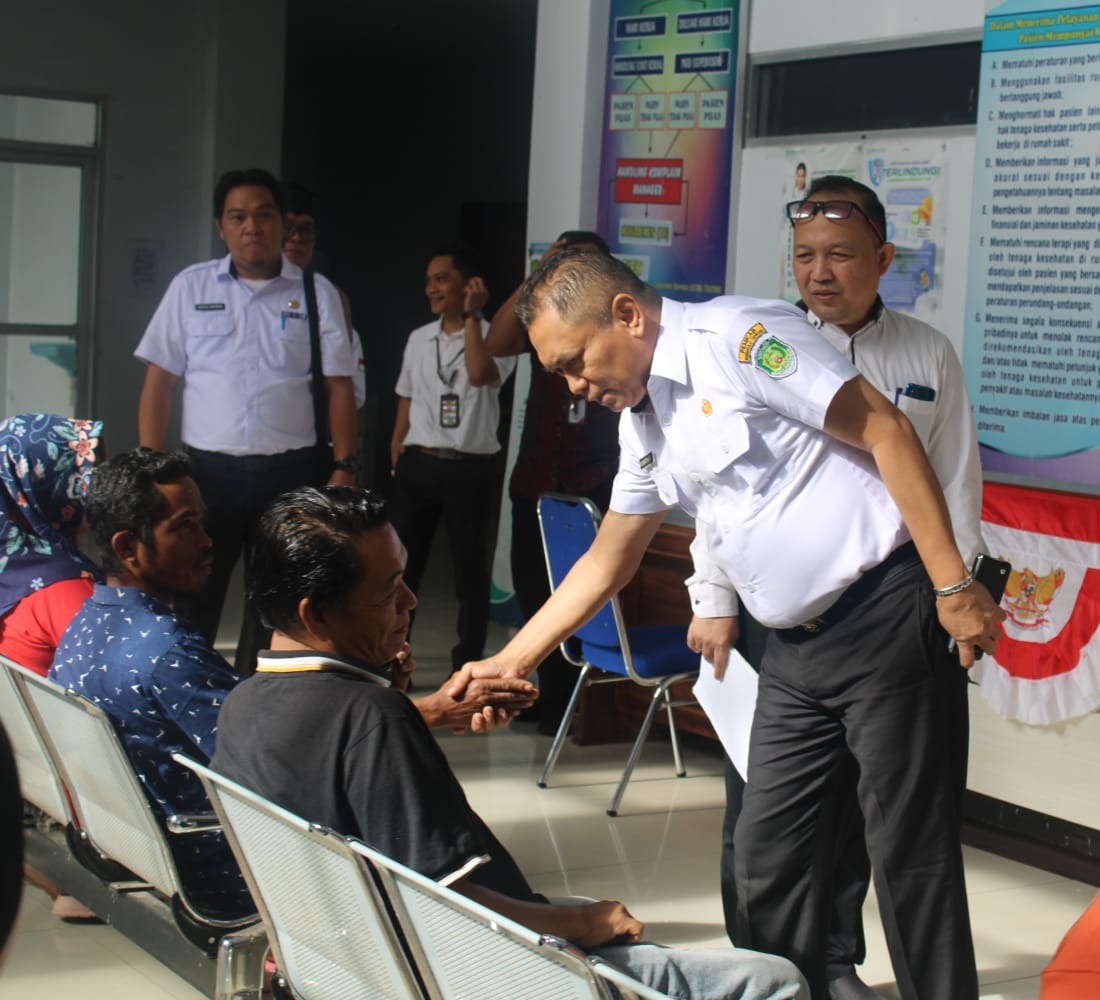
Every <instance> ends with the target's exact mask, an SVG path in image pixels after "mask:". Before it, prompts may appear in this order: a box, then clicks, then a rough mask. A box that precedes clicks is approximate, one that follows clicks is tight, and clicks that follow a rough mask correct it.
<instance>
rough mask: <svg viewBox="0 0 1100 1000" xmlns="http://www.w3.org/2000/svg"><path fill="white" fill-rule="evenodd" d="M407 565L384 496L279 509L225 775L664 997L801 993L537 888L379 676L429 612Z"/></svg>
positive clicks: (274, 510) (230, 701)
mask: <svg viewBox="0 0 1100 1000" xmlns="http://www.w3.org/2000/svg"><path fill="white" fill-rule="evenodd" d="M404 566H405V552H404V548H403V547H402V545H401V543H400V541H399V540H398V537H397V534H396V533H395V532H394V530H393V528H392V527H391V526H390V525H389V524H388V523H387V522H386V520H385V516H384V514H383V504H382V501H381V498H378V497H375V496H374V495H372V494H369V493H365V492H359V491H355V490H352V489H349V488H347V487H331V486H330V487H324V488H321V489H314V488H305V489H300V490H295V491H293V492H292V493H288V494H284V495H283V496H282V497H280V498H279V499H277V500H276V501H275V502H274V503H273V504H272V506H271V507H270V508H269V509H268V511H267V512H266V513H265V514H264V516H263V518H262V519H261V522H260V527H259V531H258V538H257V541H256V545H255V548H254V550H253V561H252V566H251V579H252V581H253V587H254V598H255V601H256V605H257V608H258V609H259V611H260V613H261V615H262V616H263V618H264V621H265V624H267V625H269V626H271V627H272V628H273V629H274V636H273V638H272V649H271V650H270V651H268V652H265V653H263V654H261V656H260V659H259V663H258V665H257V670H256V673H255V675H254V676H252V677H249V678H248V679H247V680H245V681H243V682H242V683H240V684H239V685H238V686H237V687H236V688H235V689H234V691H233V692H232V693H231V694H230V695H229V696H228V697H227V698H226V701H225V704H224V706H223V707H222V710H221V714H220V716H219V718H218V747H217V753H216V754H215V756H214V760H213V767H214V768H215V769H216V770H218V771H220V772H222V773H223V774H225V775H227V776H228V777H230V778H232V779H234V780H235V781H239V782H240V783H241V784H243V785H245V786H247V787H249V788H252V789H254V790H255V791H257V792H258V793H259V794H261V795H264V796H265V797H267V798H269V799H271V800H272V801H274V802H276V803H278V804H279V805H281V806H283V807H285V808H287V809H290V810H291V811H293V812H295V813H298V814H299V815H301V816H303V817H304V818H306V819H308V820H310V821H312V822H316V823H322V824H324V825H325V826H329V827H332V828H333V829H335V830H338V831H339V832H341V833H343V834H346V835H349V836H355V837H358V838H360V839H361V840H363V841H365V842H366V843H367V844H369V845H370V846H371V847H374V848H375V849H377V850H379V851H381V852H383V853H384V854H387V855H389V856H390V857H393V858H395V859H396V860H398V861H400V862H401V863H403V864H405V865H408V866H409V867H411V868H414V869H416V870H417V871H419V872H421V873H422V874H424V875H427V876H429V877H431V878H434V879H437V880H439V881H440V882H443V883H444V884H447V885H450V886H451V887H452V888H453V889H455V890H457V891H458V892H461V893H463V894H464V895H467V896H469V897H470V898H472V899H475V900H477V901H478V902H480V903H482V904H484V905H486V906H489V907H491V908H492V909H494V910H496V911H498V912H500V913H503V914H505V915H506V916H508V917H511V918H512V919H514V920H516V921H519V922H520V923H523V924H525V925H526V926H528V927H531V928H533V929H534V930H536V931H539V932H541V933H549V934H555V935H558V936H560V937H563V938H567V939H568V940H570V941H572V942H573V943H574V944H577V945H579V946H580V947H583V948H588V949H590V950H593V951H595V952H597V953H598V954H600V955H601V956H603V957H604V958H606V959H607V960H609V961H611V962H613V963H615V964H616V965H619V966H620V967H622V968H624V969H626V970H627V971H628V972H630V973H631V974H632V975H634V976H636V977H637V978H639V979H641V980H643V981H645V982H647V983H649V984H650V985H651V986H653V987H654V988H656V989H659V990H662V991H664V992H666V993H672V994H673V995H675V996H683V997H696V998H715V1000H718V998H740V1000H750V998H751V1000H764V998H774V1000H779V998H787V997H799V996H802V995H803V993H802V992H801V991H802V990H803V988H804V987H803V980H802V977H801V976H800V975H799V973H798V971H797V970H796V969H795V967H794V966H793V965H792V964H791V963H790V962H787V961H786V960H784V959H780V958H775V957H772V956H767V955H761V954H759V953H756V952H750V951H742V950H737V949H721V950H699V951H683V950H678V949H668V948H661V947H659V946H656V945H644V944H637V943H635V942H639V941H640V940H641V937H642V933H643V930H644V928H643V925H642V924H641V922H640V921H638V920H636V919H635V918H634V917H633V916H631V914H630V913H629V912H628V911H627V909H626V907H625V906H623V904H622V903H619V902H615V901H610V900H602V901H598V902H593V903H590V904H587V905H583V906H554V905H551V904H549V903H547V902H546V901H545V899H544V898H543V897H541V896H538V895H537V894H536V893H535V892H534V891H533V890H532V889H531V886H530V885H529V884H528V882H527V880H526V879H525V878H524V876H523V873H522V872H521V871H520V870H519V868H518V866H517V865H516V863H515V861H514V860H513V858H512V857H511V855H510V854H509V853H508V851H507V850H506V849H505V848H504V847H503V846H502V845H501V844H500V843H499V842H498V841H497V840H496V838H495V837H494V836H493V834H492V833H491V831H490V830H489V828H488V827H487V826H486V825H485V823H484V822H483V821H482V820H481V819H480V817H479V816H478V815H477V814H476V813H475V812H474V811H473V809H472V808H471V807H470V804H469V803H468V802H467V801H466V796H465V794H464V793H463V791H462V787H461V785H459V783H458V779H457V778H456V777H455V775H454V773H453V772H452V771H451V769H450V766H449V765H448V763H447V760H446V757H445V756H444V755H443V752H442V750H441V749H440V748H439V745H438V744H437V743H436V741H435V740H434V739H433V737H432V735H431V732H430V730H429V729H428V727H427V725H426V724H425V722H424V719H423V716H422V715H421V714H420V713H419V712H418V711H417V710H416V709H415V708H414V707H413V705H412V703H411V702H410V701H409V700H408V699H407V698H406V697H405V696H404V694H402V693H401V692H400V691H397V690H394V689H393V688H392V687H391V685H390V677H389V671H388V670H387V669H386V668H385V667H384V666H382V665H384V664H388V663H389V662H390V661H391V660H392V659H393V658H394V655H395V653H396V652H397V651H398V650H400V649H401V648H402V646H403V644H404V642H405V638H406V634H407V631H408V624H409V612H410V611H412V609H413V607H415V605H416V598H415V597H414V596H413V594H412V593H411V591H410V590H409V589H408V588H407V587H406V586H405V583H404V580H403V578H402V574H403V572H404ZM336 776H338V778H339V780H333V779H334V777H336Z"/></svg>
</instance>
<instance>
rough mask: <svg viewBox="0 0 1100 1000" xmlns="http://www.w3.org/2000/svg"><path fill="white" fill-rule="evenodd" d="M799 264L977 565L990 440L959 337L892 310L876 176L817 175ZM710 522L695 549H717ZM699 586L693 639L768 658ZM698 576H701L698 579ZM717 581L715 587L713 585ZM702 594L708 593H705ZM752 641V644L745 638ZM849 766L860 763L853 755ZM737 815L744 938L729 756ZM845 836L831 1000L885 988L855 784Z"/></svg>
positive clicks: (759, 636)
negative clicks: (875, 968) (970, 389)
mask: <svg viewBox="0 0 1100 1000" xmlns="http://www.w3.org/2000/svg"><path fill="white" fill-rule="evenodd" d="M786 208H787V216H788V218H789V219H790V221H791V226H792V237H793V238H792V247H793V259H792V270H793V273H794V277H795V280H796V281H797V283H798V290H799V293H800V294H801V296H802V299H801V301H800V302H799V303H798V305H799V307H800V308H802V309H803V310H804V311H805V313H806V318H807V319H808V320H809V321H810V324H811V325H812V326H813V327H814V329H816V330H817V331H818V333H819V334H820V335H821V337H822V338H823V339H824V340H826V341H827V342H828V343H829V344H831V345H832V346H833V347H834V348H836V349H837V350H838V351H839V352H840V353H841V354H843V355H844V356H845V357H846V358H848V360H849V361H851V362H852V364H854V365H855V366H856V367H857V368H858V369H859V370H860V372H861V373H862V374H863V376H864V377H865V378H866V379H867V380H868V381H869V382H870V383H871V384H872V385H873V386H874V387H875V388H876V389H878V390H879V391H880V392H882V393H883V395H885V396H886V397H887V398H889V399H891V400H893V401H894V402H895V404H896V405H897V406H898V408H899V409H900V410H901V411H902V412H903V413H905V414H906V416H907V417H908V418H909V419H910V421H911V422H912V424H913V427H914V429H915V430H916V432H917V434H918V436H919V437H920V439H921V442H922V444H923V445H924V447H925V450H926V451H927V453H928V458H929V461H930V463H931V465H932V468H933V469H934V470H935V472H936V476H937V478H938V479H939V481H940V485H941V486H942V487H943V492H944V496H945V498H946V500H947V506H948V509H949V511H950V514H951V521H952V528H953V530H954V534H955V539H956V542H957V544H958V548H959V551H960V553H961V554H962V555H963V557H964V558H965V560H966V562H967V565H969V564H970V563H971V562H972V561H973V558H974V556H975V555H976V554H977V552H979V551H981V550H982V549H983V548H984V545H983V542H982V537H981V497H982V474H981V464H980V461H979V457H978V441H977V435H976V433H975V429H974V421H973V417H972V415H971V408H970V400H969V397H968V395H967V391H966V385H965V381H964V379H963V374H962V368H961V366H960V365H959V361H958V358H957V356H956V354H955V351H954V349H953V348H952V346H951V343H950V342H949V341H948V339H947V338H946V337H945V336H943V334H941V333H939V332H938V331H937V330H934V329H933V328H932V327H930V326H929V325H928V324H927V323H923V322H921V321H920V320H917V319H915V318H913V317H912V316H908V315H906V314H904V313H899V312H895V311H893V310H891V309H887V308H886V307H885V306H884V305H883V302H882V299H881V298H880V297H879V294H878V287H879V280H880V279H881V277H882V276H883V275H884V274H885V273H886V271H887V270H889V268H890V265H891V264H892V262H893V260H894V253H895V248H894V245H893V244H892V243H890V242H888V241H887V240H886V239H885V236H886V212H885V210H884V209H883V207H882V203H881V202H880V201H879V199H878V196H877V195H876V194H875V193H874V191H873V190H871V189H870V188H869V187H867V186H866V185H864V184H860V183H859V182H858V181H855V180H852V179H850V178H847V177H841V176H837V175H831V176H826V177H821V178H819V179H818V180H816V181H815V182H814V183H813V185H812V186H811V187H810V190H809V191H808V192H806V195H805V197H804V198H801V199H798V200H796V201H792V202H790V203H789V204H788V205H787V206H786ZM707 543H708V539H707V532H706V526H705V525H701V526H700V530H699V532H698V535H697V538H696V543H695V546H694V547H693V552H694V551H696V550H697V549H702V552H703V556H702V558H703V560H705V551H706V548H707ZM693 581H696V584H693V583H692V582H691V581H689V590H692V591H693V596H697V597H699V598H700V601H701V602H702V603H700V602H699V601H697V602H696V608H697V609H698V608H700V607H702V608H703V609H705V610H706V611H707V615H708V616H707V617H703V615H702V614H699V613H698V611H697V615H696V617H695V619H694V620H693V622H692V626H691V641H692V642H693V643H695V644H697V645H699V646H700V648H701V649H702V650H703V652H704V655H706V656H707V658H708V659H709V660H710V661H711V662H713V663H715V664H718V665H724V664H725V663H726V659H727V655H728V650H729V648H730V646H731V645H732V644H734V643H736V644H737V645H738V646H739V648H740V649H741V651H742V652H743V653H744V654H745V656H746V658H747V659H748V660H749V661H750V662H751V663H753V664H754V665H755V664H758V663H759V662H760V659H761V655H762V653H763V648H764V643H765V642H766V639H767V630H766V629H764V628H763V626H761V625H760V624H759V623H758V622H757V621H756V620H755V619H753V618H752V617H751V615H749V614H748V613H747V612H746V610H745V609H744V607H743V606H742V607H741V608H740V609H738V601H737V596H736V594H734V593H733V591H732V590H729V589H723V588H721V587H720V586H715V584H716V583H717V582H718V581H717V580H715V579H711V580H710V581H709V582H708V581H699V580H698V577H693ZM697 584H701V586H700V585H697ZM708 589H710V591H711V592H710V593H709V594H708V593H707V591H708ZM695 591H699V593H697V594H696V593H695ZM738 640H740V641H738ZM964 677H965V675H963V674H962V673H961V672H959V676H958V678H957V681H958V684H957V690H955V691H954V692H952V693H951V696H950V697H949V699H948V701H947V705H948V707H949V708H950V712H949V713H948V714H947V715H946V716H945V718H944V720H943V735H944V736H945V737H946V738H948V739H949V740H951V741H952V743H953V747H954V749H953V751H952V762H953V765H954V767H955V779H956V787H955V793H956V801H955V813H954V817H953V821H957V820H958V819H959V818H961V807H962V796H963V793H964V792H965V788H966V753H967V742H968V738H969V722H968V717H967V704H966V695H965V684H964ZM848 766H854V763H852V762H850V763H849V765H848ZM726 787H727V796H726V816H725V821H724V823H723V828H722V901H723V908H724V910H725V916H726V927H727V930H728V932H729V934H730V937H731V939H735V938H736V912H737V890H736V882H735V875H734V872H735V853H734V830H735V827H736V823H737V818H738V816H739V814H740V811H741V799H742V795H743V792H744V781H743V779H742V778H741V776H740V775H739V774H738V773H737V770H736V768H734V766H733V764H732V763H731V762H729V761H728V760H727V762H726ZM841 815H842V816H843V817H844V818H843V820H842V826H841V833H840V844H841V848H840V851H839V854H838V857H837V862H836V866H835V868H834V871H833V874H832V896H831V902H830V916H829V943H828V977H829V996H830V1000H872V998H875V997H880V996H881V994H879V993H876V992H875V991H874V990H872V989H870V988H869V987H868V986H866V985H864V984H863V983H862V982H861V981H860V980H859V978H858V976H857V975H856V971H855V967H856V966H857V965H859V964H861V963H862V961H863V959H864V956H865V947H864V939H863V922H862V907H863V900H864V897H865V896H866V895H867V887H868V883H869V880H870V861H869V859H868V857H867V849H866V846H865V844H864V830H863V816H862V813H861V812H860V808H859V803H858V801H857V799H856V796H855V789H854V787H852V786H850V785H849V787H848V798H847V800H846V801H844V802H843V803H842V807H841Z"/></svg>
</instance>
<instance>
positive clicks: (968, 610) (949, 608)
mask: <svg viewBox="0 0 1100 1000" xmlns="http://www.w3.org/2000/svg"><path fill="white" fill-rule="evenodd" d="M936 614H937V615H939V619H940V624H941V625H942V626H943V627H944V628H945V629H946V630H947V634H948V635H950V636H951V637H952V638H954V640H955V642H957V643H958V649H959V665H960V666H961V667H964V668H968V667H972V666H974V647H975V646H978V647H980V648H981V649H983V650H985V652H987V653H989V654H990V655H992V654H994V653H996V652H997V642H998V640H999V639H1000V638H1001V636H1002V635H1003V634H1004V633H1003V631H1002V629H1001V626H1000V624H999V623H1000V622H1003V621H1004V620H1005V618H1006V617H1007V615H1006V614H1005V613H1004V611H1003V610H1002V609H1001V608H1000V607H999V606H998V605H997V604H995V603H994V602H993V598H992V597H990V596H989V591H988V590H986V589H985V587H984V586H982V584H980V583H979V582H978V581H977V580H975V581H974V582H973V583H972V584H971V585H970V586H969V587H967V588H966V590H960V591H959V593H957V594H952V595H951V596H950V597H937V598H936Z"/></svg>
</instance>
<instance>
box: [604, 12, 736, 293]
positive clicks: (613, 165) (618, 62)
mask: <svg viewBox="0 0 1100 1000" xmlns="http://www.w3.org/2000/svg"><path fill="white" fill-rule="evenodd" d="M739 16H740V0H724V2H722V0H713V2H711V3H708V2H706V0H702V2H701V0H695V2H690V0H688V2H685V0H612V3H611V30H610V33H609V36H608V59H607V86H606V93H607V100H606V104H605V119H604V138H603V156H602V158H601V170H600V210H599V229H600V233H601V234H602V235H603V237H604V238H605V239H606V240H607V242H608V244H609V245H610V246H611V250H612V252H613V253H614V254H615V256H616V257H619V258H620V259H621V260H623V261H625V262H626V263H627V264H629V265H630V266H631V267H632V268H633V269H634V270H635V271H636V272H637V274H638V275H639V277H641V278H642V279H643V280H644V281H647V282H648V283H649V284H651V285H652V286H653V287H654V288H656V289H657V290H658V291H660V292H662V293H665V294H667V295H669V296H670V297H672V298H676V299H680V300H684V301H699V300H701V299H707V298H711V297H713V296H715V295H721V294H722V293H723V292H724V291H725V278H726V253H727V248H728V244H729V216H730V190H731V188H732V187H733V183H734V181H733V177H732V176H731V175H732V162H733V130H734V118H735V109H734V105H735V102H734V97H735V86H736V81H737V66H738V39H739V36H740V30H739V24H738V21H739Z"/></svg>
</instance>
